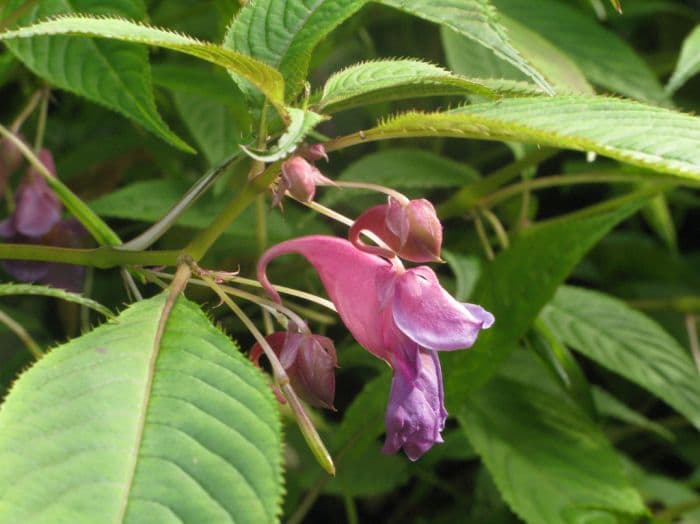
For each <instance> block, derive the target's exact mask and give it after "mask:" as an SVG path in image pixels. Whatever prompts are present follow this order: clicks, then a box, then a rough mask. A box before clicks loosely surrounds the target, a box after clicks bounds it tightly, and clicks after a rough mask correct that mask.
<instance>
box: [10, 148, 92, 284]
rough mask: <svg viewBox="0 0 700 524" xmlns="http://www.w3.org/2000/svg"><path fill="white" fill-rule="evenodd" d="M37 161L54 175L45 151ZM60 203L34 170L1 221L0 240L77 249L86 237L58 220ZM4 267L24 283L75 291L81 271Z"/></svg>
mask: <svg viewBox="0 0 700 524" xmlns="http://www.w3.org/2000/svg"><path fill="white" fill-rule="evenodd" d="M39 159H40V160H41V162H42V163H43V164H44V166H46V168H47V169H48V170H49V171H50V172H51V173H52V174H54V175H55V173H56V168H55V165H54V161H53V157H52V156H51V153H50V152H49V151H48V150H46V149H44V150H42V151H41V152H40V153H39ZM61 209H62V206H61V202H60V201H59V200H58V197H56V195H55V193H54V192H53V190H52V189H51V188H50V187H49V185H48V184H47V183H46V180H45V179H44V178H43V177H42V176H41V175H40V174H39V173H38V172H37V171H36V170H35V169H34V168H33V167H30V168H29V169H28V170H27V174H26V175H25V177H24V179H23V180H22V181H21V182H20V184H19V187H18V188H17V192H16V193H15V210H14V213H12V215H10V216H9V217H8V218H7V219H5V220H3V221H2V222H0V238H1V239H3V240H6V241H8V242H15V243H20V244H45V245H49V246H62V247H79V246H80V245H81V244H82V241H83V237H84V236H85V234H86V231H85V229H84V228H83V227H82V226H81V225H80V224H79V223H78V222H77V221H75V220H73V219H68V220H61ZM2 266H3V268H4V269H5V270H6V271H7V272H8V273H10V274H11V275H12V276H13V277H15V278H16V279H18V280H21V281H23V282H43V283H45V284H51V285H53V286H55V287H61V288H64V289H69V290H72V291H78V290H79V289H80V287H81V285H82V281H83V277H84V274H85V270H84V268H82V267H80V266H74V265H68V264H55V263H49V262H31V261H19V260H5V261H3V262H2Z"/></svg>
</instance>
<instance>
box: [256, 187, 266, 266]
mask: <svg viewBox="0 0 700 524" xmlns="http://www.w3.org/2000/svg"><path fill="white" fill-rule="evenodd" d="M255 240H256V242H257V244H258V245H257V247H258V255H262V254H263V252H264V251H265V249H267V206H266V204H265V195H258V196H257V198H256V199H255Z"/></svg>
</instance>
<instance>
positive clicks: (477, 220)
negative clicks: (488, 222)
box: [474, 214, 496, 260]
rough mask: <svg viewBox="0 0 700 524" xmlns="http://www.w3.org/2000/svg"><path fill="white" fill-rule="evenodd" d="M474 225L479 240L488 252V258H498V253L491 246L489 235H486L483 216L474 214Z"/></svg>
mask: <svg viewBox="0 0 700 524" xmlns="http://www.w3.org/2000/svg"><path fill="white" fill-rule="evenodd" d="M474 225H475V226H476V233H477V235H479V240H480V241H481V245H482V246H483V248H484V252H485V253H486V258H487V259H488V260H493V259H494V258H496V254H495V253H494V252H493V248H492V247H491V242H489V237H488V236H486V229H484V223H483V222H482V221H481V216H479V215H478V214H476V215H474Z"/></svg>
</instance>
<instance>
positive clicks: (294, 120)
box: [241, 107, 325, 162]
mask: <svg viewBox="0 0 700 524" xmlns="http://www.w3.org/2000/svg"><path fill="white" fill-rule="evenodd" d="M287 112H288V113H289V118H290V121H289V125H288V126H287V129H286V130H285V132H284V134H283V135H282V136H281V137H280V139H279V140H278V141H277V145H275V147H273V148H270V149H268V150H267V151H254V150H251V149H248V148H246V147H243V146H241V148H242V149H243V150H244V151H245V152H246V153H247V154H248V156H250V157H252V158H254V159H255V160H258V161H260V162H275V161H277V160H280V159H282V158H284V157H286V156H287V155H288V154H290V153H291V152H292V151H294V150H295V149H296V147H297V144H298V143H299V142H301V141H302V140H304V137H305V136H306V135H308V134H309V131H311V130H312V129H313V128H314V127H316V126H317V125H318V124H319V123H321V122H322V121H323V120H324V118H325V117H324V116H323V115H319V114H318V113H314V112H313V111H305V110H304V109H297V108H294V107H289V108H287Z"/></svg>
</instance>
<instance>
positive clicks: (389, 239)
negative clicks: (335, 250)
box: [349, 197, 442, 263]
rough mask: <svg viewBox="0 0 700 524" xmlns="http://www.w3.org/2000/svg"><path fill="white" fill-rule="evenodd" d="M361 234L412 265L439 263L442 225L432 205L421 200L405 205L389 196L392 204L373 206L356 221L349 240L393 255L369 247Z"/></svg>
mask: <svg viewBox="0 0 700 524" xmlns="http://www.w3.org/2000/svg"><path fill="white" fill-rule="evenodd" d="M362 231H370V232H372V233H374V234H375V235H376V236H377V237H379V238H380V239H381V240H382V241H383V242H384V243H385V244H386V245H387V246H388V247H389V248H390V249H391V250H392V251H393V253H395V254H396V255H398V256H399V257H401V258H403V259H405V260H410V261H411V262H419V263H422V262H439V261H441V258H440V250H441V248H442V224H440V220H439V219H438V217H437V214H436V213H435V208H434V207H433V205H432V204H431V203H430V202H429V201H427V200H425V199H424V198H421V199H419V200H409V201H407V202H405V203H402V202H399V201H398V200H397V199H395V198H391V197H389V203H388V204H383V205H379V206H374V207H371V208H370V209H368V210H367V211H365V212H364V213H363V214H362V215H360V217H359V218H358V219H357V220H355V223H354V224H353V225H352V227H351V228H350V233H349V236H350V241H351V242H352V243H353V244H354V245H355V246H356V247H357V248H359V249H361V250H363V251H366V252H368V253H373V254H376V255H381V256H392V255H393V253H388V252H387V250H386V249H383V248H377V247H374V246H368V245H367V244H364V243H363V242H362V241H361V240H360V233H361V232H362Z"/></svg>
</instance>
